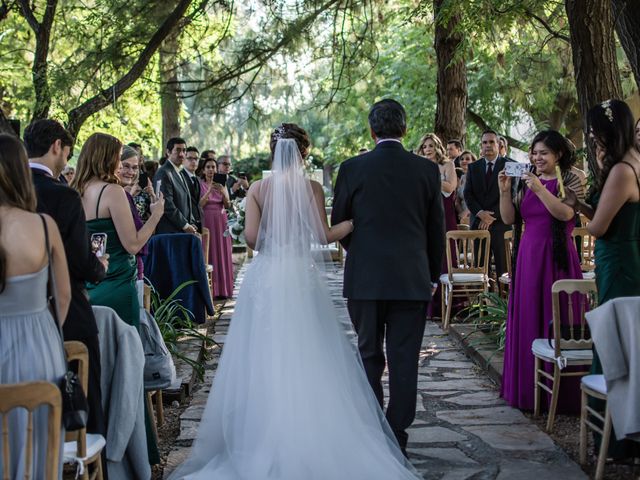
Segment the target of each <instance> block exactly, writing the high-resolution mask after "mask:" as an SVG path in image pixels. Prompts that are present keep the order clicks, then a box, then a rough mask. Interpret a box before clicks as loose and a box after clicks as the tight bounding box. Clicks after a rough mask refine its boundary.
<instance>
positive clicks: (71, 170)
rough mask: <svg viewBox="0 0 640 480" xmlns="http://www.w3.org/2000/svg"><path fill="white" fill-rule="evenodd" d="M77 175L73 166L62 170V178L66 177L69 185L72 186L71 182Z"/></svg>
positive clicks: (67, 166)
mask: <svg viewBox="0 0 640 480" xmlns="http://www.w3.org/2000/svg"><path fill="white" fill-rule="evenodd" d="M75 174H76V169H75V168H73V167H72V166H71V165H66V166H65V167H64V168H63V169H62V176H63V177H64V179H65V181H66V182H67V185H69V184H71V181H72V180H73V176H74V175H75Z"/></svg>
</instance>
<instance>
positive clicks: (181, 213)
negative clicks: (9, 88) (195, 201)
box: [154, 137, 198, 233]
mask: <svg viewBox="0 0 640 480" xmlns="http://www.w3.org/2000/svg"><path fill="white" fill-rule="evenodd" d="M186 153H187V142H185V141H184V140H183V139H182V138H179V137H173V138H170V139H169V141H168V142H167V161H166V162H164V164H163V165H162V166H161V167H160V168H159V169H158V173H156V175H155V176H154V181H155V182H156V189H157V185H158V182H160V191H161V192H162V194H163V195H164V215H163V216H162V218H161V219H160V222H159V223H158V226H157V227H156V233H198V229H197V228H196V226H195V225H194V219H193V212H192V209H191V191H190V190H189V187H188V185H187V180H186V179H185V178H184V176H183V175H181V174H180V170H181V169H182V163H183V162H184V158H185V154H186Z"/></svg>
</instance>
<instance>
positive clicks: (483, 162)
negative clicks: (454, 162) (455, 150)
mask: <svg viewBox="0 0 640 480" xmlns="http://www.w3.org/2000/svg"><path fill="white" fill-rule="evenodd" d="M481 142H482V143H481V145H482V158H481V159H480V161H477V162H473V163H471V164H470V165H469V167H468V170H467V178H466V181H465V185H464V201H465V202H466V203H467V206H468V207H469V211H470V212H471V217H470V222H469V225H470V227H471V229H472V230H489V233H490V234H491V254H492V255H493V261H494V264H495V270H496V278H498V277H499V276H500V275H502V274H503V273H505V272H506V271H507V261H506V253H505V250H504V232H506V231H507V230H509V229H510V228H511V227H510V226H507V225H505V223H504V222H503V221H502V217H501V216H500V191H499V189H498V172H500V171H501V170H502V169H503V168H504V164H505V163H506V162H512V161H513V160H511V159H508V158H504V157H501V156H500V155H499V154H498V134H497V133H496V132H494V131H493V130H486V131H485V132H483V134H482V140H481Z"/></svg>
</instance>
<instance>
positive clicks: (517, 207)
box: [498, 130, 584, 410]
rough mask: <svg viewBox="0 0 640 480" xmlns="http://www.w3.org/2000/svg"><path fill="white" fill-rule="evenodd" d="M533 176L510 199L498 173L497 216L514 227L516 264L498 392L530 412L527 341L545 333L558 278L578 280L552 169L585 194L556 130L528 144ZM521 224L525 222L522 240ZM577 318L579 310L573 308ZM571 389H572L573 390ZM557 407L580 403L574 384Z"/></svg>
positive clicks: (568, 219) (566, 210) (570, 215)
mask: <svg viewBox="0 0 640 480" xmlns="http://www.w3.org/2000/svg"><path fill="white" fill-rule="evenodd" d="M531 152H532V155H533V161H534V163H535V166H536V170H537V174H538V175H539V177H538V176H536V175H535V174H534V173H530V172H527V173H525V174H524V175H523V177H522V179H521V180H520V179H518V180H517V181H518V182H519V183H518V188H517V193H516V195H515V198H513V197H512V188H511V183H512V177H508V176H506V174H505V172H504V170H502V171H500V173H499V177H498V178H499V186H500V215H501V217H502V219H503V220H504V222H505V223H507V224H508V225H515V228H514V257H515V259H516V261H515V268H514V269H513V271H512V280H511V294H510V295H509V313H508V317H507V337H506V344H505V354H504V374H503V376H502V387H501V395H502V396H503V397H504V399H505V400H506V401H507V402H508V403H509V405H512V406H514V407H517V408H520V409H523V410H532V409H533V406H534V405H533V404H534V382H533V378H534V357H533V354H532V353H531V344H532V343H533V341H534V340H535V339H536V338H547V337H548V336H549V325H548V322H549V319H550V318H552V315H553V311H552V310H553V309H552V299H551V286H552V285H553V283H554V282H555V281H556V280H562V279H582V271H581V270H580V259H579V258H578V252H577V251H576V246H575V243H574V242H573V239H572V237H571V232H572V231H573V227H574V225H575V223H574V216H575V214H574V212H573V209H572V208H571V207H569V206H568V205H565V204H564V203H563V201H562V200H561V199H560V198H558V196H559V186H558V178H557V176H556V167H559V168H560V171H561V172H562V180H563V182H564V184H565V185H567V186H568V187H573V188H576V189H577V190H576V192H577V194H578V195H579V196H583V195H584V192H583V191H582V187H581V183H580V179H579V178H578V177H577V176H576V175H575V174H573V173H572V172H571V166H572V165H573V163H574V162H575V151H574V149H573V148H572V146H571V145H570V144H569V142H567V140H566V138H564V137H563V136H562V135H561V134H560V133H558V132H556V131H555V130H546V131H543V132H540V133H538V134H537V135H536V136H535V138H534V139H533V142H532V143H531ZM523 223H524V224H525V225H526V228H525V230H524V234H522V239H520V235H521V232H522V225H523ZM576 315H577V316H576V318H578V316H579V311H578V312H576ZM571 387H573V389H571ZM562 389H565V390H567V389H570V390H571V391H567V392H566V393H565V394H561V395H560V397H559V399H560V403H559V407H558V408H559V410H570V409H571V407H573V409H574V410H575V409H576V408H577V407H579V406H580V400H579V394H580V389H579V387H578V384H577V383H574V384H573V385H572V384H571V382H567V381H565V382H563V384H562Z"/></svg>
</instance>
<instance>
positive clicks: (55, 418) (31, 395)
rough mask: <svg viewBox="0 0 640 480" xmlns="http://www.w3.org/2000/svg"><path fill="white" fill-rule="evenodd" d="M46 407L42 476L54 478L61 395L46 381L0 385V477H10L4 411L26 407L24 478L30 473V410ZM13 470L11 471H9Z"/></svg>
mask: <svg viewBox="0 0 640 480" xmlns="http://www.w3.org/2000/svg"><path fill="white" fill-rule="evenodd" d="M42 405H46V406H47V407H48V422H47V450H46V465H45V469H44V472H45V477H44V478H45V479H46V480H55V479H57V478H58V470H59V457H60V434H61V431H62V428H61V427H60V425H61V421H62V420H61V415H62V398H61V397H60V389H59V388H58V387H57V386H56V385H54V384H53V383H49V382H25V383H16V384H13V385H0V418H2V438H3V449H2V453H1V454H2V465H3V471H2V472H0V473H1V474H2V478H3V479H7V480H8V479H9V478H14V477H13V476H12V472H11V471H10V469H11V456H10V455H11V450H10V445H9V433H10V432H9V422H8V418H7V417H8V414H9V412H10V411H11V410H13V409H16V408H21V409H25V410H27V430H26V441H27V444H26V453H25V455H24V458H25V466H24V468H25V478H32V476H33V470H34V469H33V448H34V447H33V428H34V427H33V412H34V411H35V410H36V409H37V408H38V407H40V406H42ZM13 474H15V472H13Z"/></svg>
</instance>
